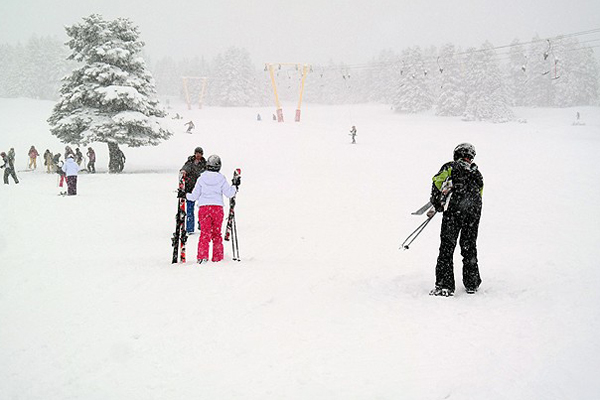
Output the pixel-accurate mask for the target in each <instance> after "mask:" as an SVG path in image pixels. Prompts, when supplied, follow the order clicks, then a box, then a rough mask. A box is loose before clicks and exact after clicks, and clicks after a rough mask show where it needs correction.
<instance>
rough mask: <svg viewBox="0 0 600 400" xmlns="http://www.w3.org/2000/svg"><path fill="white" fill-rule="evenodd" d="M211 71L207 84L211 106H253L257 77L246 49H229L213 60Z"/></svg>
mask: <svg viewBox="0 0 600 400" xmlns="http://www.w3.org/2000/svg"><path fill="white" fill-rule="evenodd" d="M213 70H214V73H213V75H212V76H211V77H210V82H209V93H210V98H211V104H215V105H218V106H222V107H240V106H252V105H255V104H254V103H255V102H256V98H257V93H256V91H257V87H258V84H257V82H256V77H257V75H256V71H255V69H254V67H253V66H252V60H251V58H250V53H248V51H247V50H246V49H242V48H237V47H230V48H229V49H228V50H227V51H226V52H225V53H224V54H223V55H219V56H218V57H217V58H216V59H215V65H214V67H213Z"/></svg>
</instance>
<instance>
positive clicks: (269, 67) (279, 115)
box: [265, 63, 311, 122]
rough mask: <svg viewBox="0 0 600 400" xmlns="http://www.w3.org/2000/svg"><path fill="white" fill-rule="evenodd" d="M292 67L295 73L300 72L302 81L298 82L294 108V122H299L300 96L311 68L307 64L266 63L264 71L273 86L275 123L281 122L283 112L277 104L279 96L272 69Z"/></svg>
mask: <svg viewBox="0 0 600 400" xmlns="http://www.w3.org/2000/svg"><path fill="white" fill-rule="evenodd" d="M282 65H283V66H294V67H296V71H302V79H301V82H300V93H299V96H298V107H297V108H296V118H295V121H296V122H300V109H301V107H302V95H303V94H304V83H305V81H306V76H307V75H308V72H309V71H310V69H311V67H310V65H309V64H298V63H266V64H265V71H269V75H270V76H271V83H272V84H273V92H274V93H275V107H276V110H277V111H276V113H277V122H283V110H282V108H281V103H280V102H279V95H278V94H277V83H276V82H275V71H274V68H275V66H277V68H278V69H281V66H282Z"/></svg>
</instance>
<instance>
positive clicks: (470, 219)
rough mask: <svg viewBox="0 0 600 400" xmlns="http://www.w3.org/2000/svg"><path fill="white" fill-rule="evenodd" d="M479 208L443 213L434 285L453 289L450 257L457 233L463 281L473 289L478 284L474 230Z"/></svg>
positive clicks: (477, 223) (452, 266)
mask: <svg viewBox="0 0 600 400" xmlns="http://www.w3.org/2000/svg"><path fill="white" fill-rule="evenodd" d="M480 218H481V210H480V209H479V210H473V212H471V213H465V212H460V211H456V212H450V211H446V212H444V216H443V219H442V231H441V234H440V238H441V243H440V253H439V256H438V259H437V265H436V267H435V284H436V286H439V287H441V288H444V289H450V290H452V291H454V289H455V283H454V264H453V256H454V249H455V248H456V241H457V240H458V236H459V234H460V242H459V244H460V254H461V255H462V257H463V284H464V285H465V288H467V289H476V288H478V287H479V285H480V284H481V277H480V276H479V266H478V265H477V233H478V230H479V220H480Z"/></svg>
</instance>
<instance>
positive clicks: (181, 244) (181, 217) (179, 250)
mask: <svg viewBox="0 0 600 400" xmlns="http://www.w3.org/2000/svg"><path fill="white" fill-rule="evenodd" d="M181 190H183V191H184V192H185V176H184V175H183V174H182V173H180V174H179V191H181ZM185 209H186V203H185V197H180V198H177V214H175V233H173V238H172V239H171V240H172V242H173V258H172V260H171V263H173V264H177V258H179V260H180V261H181V262H182V263H184V262H185V243H186V242H187V230H186V229H185V219H186V216H187V213H186V210H185Z"/></svg>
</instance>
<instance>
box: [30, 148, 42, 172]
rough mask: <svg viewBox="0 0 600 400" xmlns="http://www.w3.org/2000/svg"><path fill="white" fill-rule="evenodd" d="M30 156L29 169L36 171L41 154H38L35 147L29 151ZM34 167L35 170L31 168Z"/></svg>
mask: <svg viewBox="0 0 600 400" xmlns="http://www.w3.org/2000/svg"><path fill="white" fill-rule="evenodd" d="M28 155H29V169H36V168H37V158H38V156H39V155H40V153H38V151H37V150H36V148H35V146H31V148H30V149H29V154H28ZM32 165H33V168H31V166H32Z"/></svg>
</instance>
